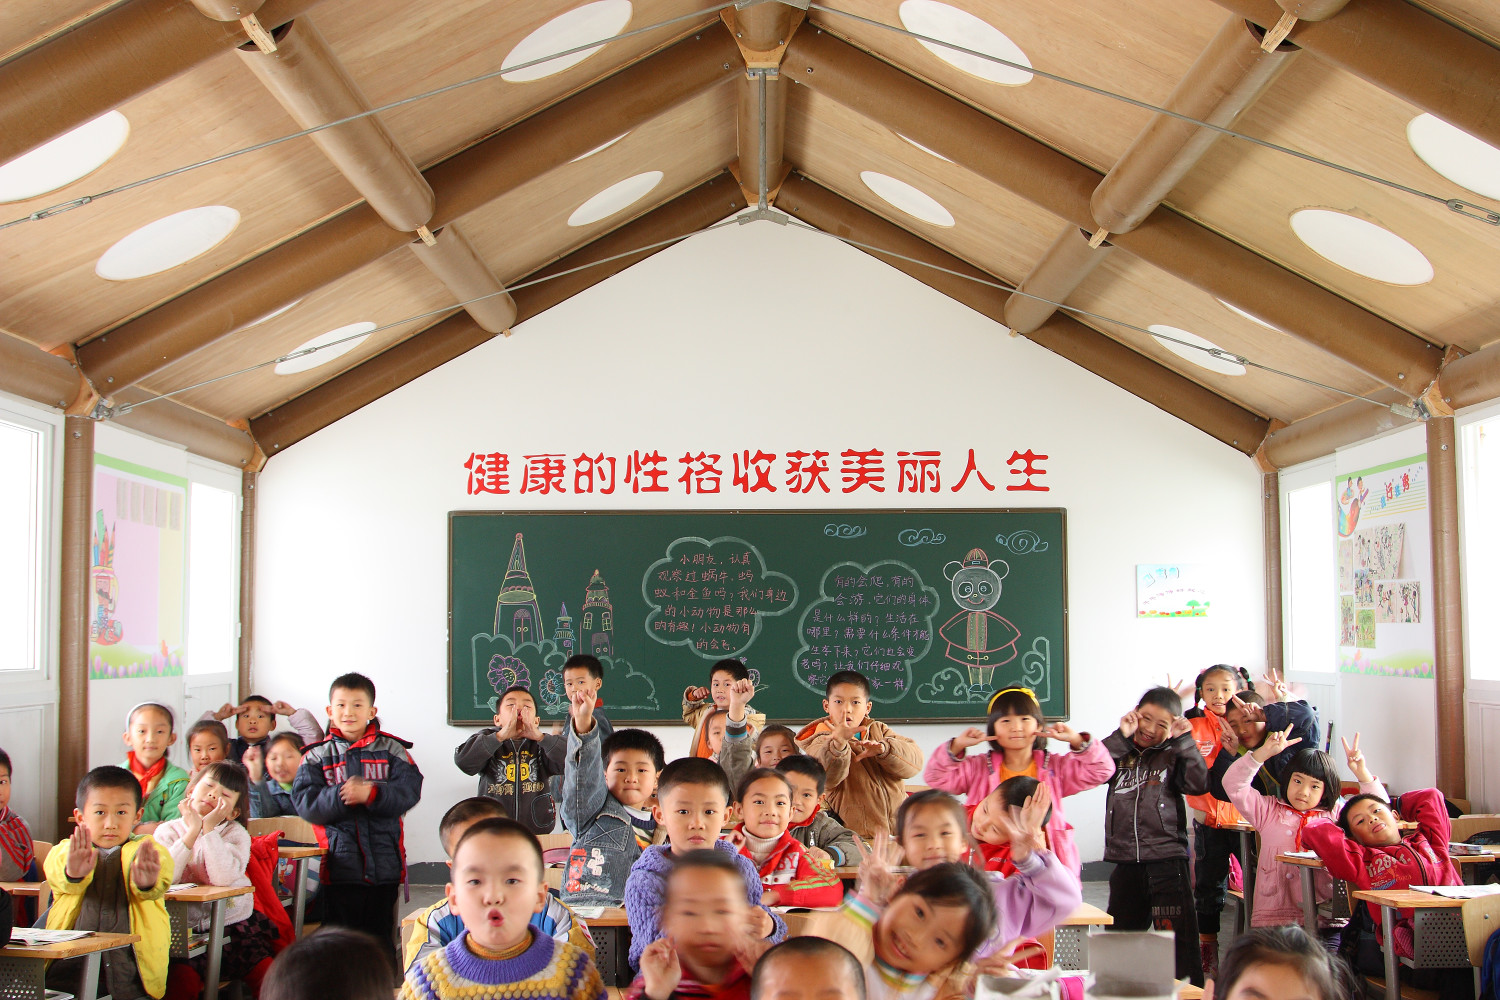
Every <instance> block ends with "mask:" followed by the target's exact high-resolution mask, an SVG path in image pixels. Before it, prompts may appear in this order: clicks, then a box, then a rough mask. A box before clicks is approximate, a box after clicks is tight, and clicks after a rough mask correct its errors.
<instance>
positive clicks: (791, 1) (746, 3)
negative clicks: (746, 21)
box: [734, 0, 812, 10]
mask: <svg viewBox="0 0 1500 1000" xmlns="http://www.w3.org/2000/svg"><path fill="white" fill-rule="evenodd" d="M768 3H780V4H786V5H787V6H788V7H791V8H793V9H794V10H807V8H808V7H809V6H810V5H811V4H812V0H739V2H738V3H736V4H735V5H734V9H735V10H744V9H745V8H746V7H760V6H763V5H764V4H768Z"/></svg>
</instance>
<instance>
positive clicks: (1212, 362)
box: [1146, 323, 1245, 375]
mask: <svg viewBox="0 0 1500 1000" xmlns="http://www.w3.org/2000/svg"><path fill="white" fill-rule="evenodd" d="M1146 329H1148V330H1150V331H1151V336H1152V337H1153V338H1154V339H1155V340H1156V342H1157V343H1158V344H1160V345H1161V346H1163V347H1165V348H1166V349H1167V350H1169V351H1171V352H1172V353H1173V354H1175V355H1177V356H1178V357H1179V358H1185V359H1187V360H1188V361H1191V362H1192V363H1193V364H1195V365H1197V366H1198V367H1200V368H1207V369H1208V370H1209V371H1211V372H1218V373H1219V374H1220V375H1243V374H1245V366H1244V365H1242V364H1240V363H1239V362H1237V361H1229V360H1227V359H1225V358H1221V357H1215V356H1214V355H1212V354H1209V353H1208V352H1209V351H1224V349H1223V348H1222V347H1220V346H1219V345H1218V344H1215V343H1214V342H1213V341H1211V340H1205V339H1204V338H1202V337H1200V336H1198V335H1197V334H1196V333H1189V332H1188V331H1187V330H1179V329H1177V327H1175V326H1166V325H1164V324H1161V323H1153V324H1152V325H1151V326H1148V327H1147V328H1146ZM1164 337H1171V338H1172V340H1165V339H1163V338H1164ZM1173 340H1185V341H1187V343H1188V344H1196V345H1197V346H1198V347H1202V348H1206V350H1202V351H1200V350H1196V349H1194V348H1192V347H1188V346H1187V345H1186V344H1177V343H1173ZM1224 353H1225V354H1229V353H1230V352H1228V351H1224Z"/></svg>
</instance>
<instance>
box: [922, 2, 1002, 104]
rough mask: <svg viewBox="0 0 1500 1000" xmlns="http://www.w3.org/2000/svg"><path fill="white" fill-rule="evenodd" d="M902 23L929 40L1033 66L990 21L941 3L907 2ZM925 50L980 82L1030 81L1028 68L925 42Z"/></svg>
mask: <svg viewBox="0 0 1500 1000" xmlns="http://www.w3.org/2000/svg"><path fill="white" fill-rule="evenodd" d="M900 17H901V24H902V26H903V27H905V28H906V30H907V31H914V32H916V33H917V34H919V35H926V36H928V37H929V38H937V39H941V40H942V41H945V42H951V43H952V44H954V45H959V46H962V47H963V48H966V49H970V50H972V51H974V52H983V53H984V54H985V55H990V56H995V57H997V58H999V59H1005V60H1007V61H1009V62H1013V63H1018V64H1020V66H1027V67H1029V66H1030V65H1031V60H1030V59H1028V58H1027V57H1026V53H1025V52H1022V51H1021V47H1020V46H1019V45H1017V44H1016V43H1015V42H1013V41H1011V40H1010V38H1009V37H1008V36H1007V35H1006V34H1005V32H1003V31H1001V30H1000V29H999V28H997V27H995V26H994V25H993V24H991V23H990V22H988V21H985V20H982V19H980V18H978V17H975V16H974V15H973V14H970V13H969V12H968V11H966V10H960V9H958V8H957V7H954V6H953V5H951V4H946V3H939V2H938V0H905V2H904V3H903V4H902V5H901V10H900ZM921 44H922V47H923V48H925V49H926V50H927V51H928V52H931V53H932V54H933V55H935V56H937V57H938V58H939V59H941V60H943V61H944V62H946V63H949V64H950V65H953V66H957V67H958V68H959V69H961V70H963V71H964V72H965V73H968V74H969V75H970V76H977V77H979V78H980V79H981V80H988V81H990V82H991V83H999V84H1004V85H1005V86H1007V87H1019V86H1021V85H1022V84H1024V83H1030V82H1031V74H1030V73H1028V72H1026V70H1025V69H1019V68H1015V67H1011V66H1006V65H1003V64H1001V63H997V62H991V61H990V60H988V59H982V58H980V57H979V56H974V55H970V54H969V53H967V52H960V51H958V50H957V49H951V48H949V47H948V46H946V45H937V44H935V43H933V42H922V43H921Z"/></svg>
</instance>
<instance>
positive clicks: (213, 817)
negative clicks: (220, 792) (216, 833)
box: [203, 798, 234, 830]
mask: <svg viewBox="0 0 1500 1000" xmlns="http://www.w3.org/2000/svg"><path fill="white" fill-rule="evenodd" d="M233 814H234V806H233V805H231V804H230V802H229V800H228V799H225V798H220V799H216V800H215V801H214V807H213V808H212V809H210V810H209V811H208V815H207V816H204V817H203V829H205V830H217V829H218V828H219V824H220V823H222V822H224V821H225V820H226V819H228V818H229V817H230V816H232V815H233Z"/></svg>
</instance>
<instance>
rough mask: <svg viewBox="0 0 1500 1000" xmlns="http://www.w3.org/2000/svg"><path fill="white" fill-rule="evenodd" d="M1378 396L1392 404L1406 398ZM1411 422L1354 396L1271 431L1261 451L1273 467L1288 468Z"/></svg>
mask: <svg viewBox="0 0 1500 1000" xmlns="http://www.w3.org/2000/svg"><path fill="white" fill-rule="evenodd" d="M1375 398H1376V399H1384V400H1385V401H1386V402H1388V403H1397V402H1402V401H1403V400H1402V398H1401V396H1400V395H1398V394H1397V393H1394V392H1385V393H1376V394H1375ZM1411 422H1412V419H1411V418H1410V417H1403V416H1399V415H1397V414H1395V413H1392V412H1391V411H1390V410H1389V409H1387V408H1386V407H1384V406H1380V405H1377V404H1375V403H1369V402H1366V401H1365V400H1362V399H1351V400H1349V402H1347V403H1341V404H1339V405H1338V406H1335V407H1333V408H1332V409H1328V410H1324V411H1323V412H1322V413H1315V414H1313V415H1312V416H1310V417H1303V418H1302V419H1301V420H1296V421H1293V422H1292V423H1290V424H1287V425H1286V426H1285V427H1279V428H1277V429H1275V430H1273V431H1271V432H1270V433H1269V434H1267V435H1266V441H1265V444H1264V446H1263V447H1262V449H1261V454H1262V455H1263V456H1264V457H1265V460H1266V461H1267V462H1269V463H1270V464H1271V465H1272V466H1274V467H1276V468H1278V469H1285V468H1287V467H1288V466H1291V465H1299V464H1301V463H1302V462H1310V461H1312V460H1313V459H1315V458H1322V457H1323V456H1324V455H1332V454H1333V452H1334V450H1335V449H1338V448H1342V447H1344V446H1345V445H1348V444H1353V443H1354V442H1356V441H1363V440H1364V439H1365V438H1369V437H1374V436H1375V435H1377V434H1384V433H1385V432H1386V431H1389V430H1394V429H1396V428H1397V427H1403V426H1405V425H1407V424H1409V423H1411Z"/></svg>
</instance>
